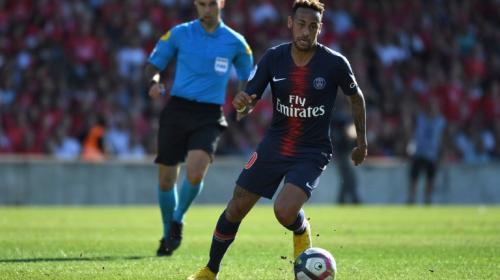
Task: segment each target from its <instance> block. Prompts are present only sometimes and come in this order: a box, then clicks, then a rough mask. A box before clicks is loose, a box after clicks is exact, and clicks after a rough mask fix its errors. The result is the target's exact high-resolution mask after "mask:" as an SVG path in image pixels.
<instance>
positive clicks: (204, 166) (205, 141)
mask: <svg viewBox="0 0 500 280" xmlns="http://www.w3.org/2000/svg"><path fill="white" fill-rule="evenodd" d="M190 124H191V126H196V125H197V124H196V122H195V121H192V122H191V123H190ZM223 129H224V128H223V127H221V126H220V125H218V124H209V125H206V126H202V127H199V128H197V129H196V130H195V131H193V132H191V133H189V136H188V139H187V143H186V146H187V149H188V153H187V159H186V177H185V178H184V181H183V183H182V187H181V189H180V196H179V205H178V207H177V209H176V210H175V212H174V218H173V221H172V225H171V233H170V241H169V242H170V244H169V246H170V247H171V248H172V249H173V250H175V249H177V248H178V247H179V246H180V243H181V240H182V225H183V219H184V215H185V214H186V212H187V211H188V209H189V207H190V206H191V204H192V203H193V201H194V199H195V198H196V197H197V196H198V194H199V193H200V192H201V190H202V189H203V178H204V177H205V174H206V172H207V170H208V166H209V165H210V163H211V162H212V160H213V156H214V153H215V150H216V148H217V143H218V142H219V138H220V134H221V133H222V131H223Z"/></svg>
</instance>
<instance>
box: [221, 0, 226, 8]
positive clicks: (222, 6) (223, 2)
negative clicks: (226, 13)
mask: <svg viewBox="0 0 500 280" xmlns="http://www.w3.org/2000/svg"><path fill="white" fill-rule="evenodd" d="M225 4H226V1H224V0H219V7H220V8H221V9H222V8H224V5H225Z"/></svg>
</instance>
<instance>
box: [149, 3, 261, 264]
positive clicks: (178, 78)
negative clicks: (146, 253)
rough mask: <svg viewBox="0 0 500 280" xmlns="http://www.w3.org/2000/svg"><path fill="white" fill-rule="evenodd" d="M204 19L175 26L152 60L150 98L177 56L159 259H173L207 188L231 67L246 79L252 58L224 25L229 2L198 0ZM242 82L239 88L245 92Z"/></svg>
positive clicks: (162, 140)
mask: <svg viewBox="0 0 500 280" xmlns="http://www.w3.org/2000/svg"><path fill="white" fill-rule="evenodd" d="M194 5H195V7H196V10H197V12H198V16H199V18H198V19H196V20H194V21H191V22H186V23H182V24H179V25H177V26H174V27H173V28H172V29H171V30H169V31H168V32H167V33H165V35H163V36H162V37H161V38H160V40H159V41H158V43H157V44H156V47H155V48H154V50H153V51H152V53H151V55H150V57H149V63H148V65H147V66H146V69H145V76H146V79H147V81H148V82H150V86H149V96H150V97H151V98H157V97H159V96H161V95H164V94H165V88H164V85H163V84H162V83H161V82H160V72H161V71H163V70H164V69H165V68H166V66H167V64H168V63H169V62H170V61H171V60H172V59H173V58H174V57H175V58H176V59H177V64H176V71H175V78H174V83H173V86H172V89H171V90H170V96H171V97H170V100H169V101H168V104H167V105H166V106H165V108H164V109H163V111H162V112H161V115H160V127H159V132H158V154H157V157H156V159H155V163H157V164H158V166H159V194H158V196H159V204H160V210H161V216H162V222H163V238H162V239H161V240H160V247H159V248H158V250H157V255H158V256H169V255H171V254H172V252H173V251H174V250H176V249H177V248H178V247H179V245H180V243H181V239H182V225H183V217H184V214H185V213H186V211H187V210H188V208H189V206H190V205H191V203H192V202H193V200H194V199H195V198H196V196H197V195H198V194H199V193H200V192H201V190H202V188H203V178H204V176H205V174H206V172H207V169H208V166H209V164H210V163H211V162H212V160H213V154H214V152H215V149H216V147H217V142H218V140H219V137H220V134H221V133H222V131H223V130H224V129H225V127H227V122H226V119H225V118H224V115H223V112H222V106H221V105H222V104H223V103H224V101H225V91H226V86H227V83H228V79H229V75H230V70H231V66H232V65H234V66H235V68H236V72H237V75H238V78H239V80H241V81H245V82H246V81H247V79H248V76H249V75H250V72H251V70H252V65H253V58H252V52H251V50H250V47H249V46H248V44H247V43H246V41H245V39H244V38H243V36H241V35H240V34H239V33H237V32H236V31H234V30H232V29H231V28H229V27H228V26H226V25H225V24H224V22H223V21H222V19H221V15H220V14H221V9H222V8H223V7H224V0H195V1H194ZM243 86H244V85H243V84H242V83H241V82H240V88H243ZM183 161H186V178H185V179H184V182H183V183H182V187H181V188H180V191H179V196H178V195H177V188H176V181H177V177H178V174H179V164H180V163H181V162H183Z"/></svg>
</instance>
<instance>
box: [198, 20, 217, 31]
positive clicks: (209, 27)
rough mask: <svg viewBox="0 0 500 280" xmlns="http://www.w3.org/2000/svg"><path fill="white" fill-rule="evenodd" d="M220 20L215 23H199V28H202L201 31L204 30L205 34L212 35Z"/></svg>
mask: <svg viewBox="0 0 500 280" xmlns="http://www.w3.org/2000/svg"><path fill="white" fill-rule="evenodd" d="M220 22H221V20H220V19H218V20H217V21H214V22H213V23H212V22H211V23H207V22H206V21H200V23H201V27H203V29H205V31H206V32H208V33H213V32H214V31H215V29H217V27H218V26H219V24H220Z"/></svg>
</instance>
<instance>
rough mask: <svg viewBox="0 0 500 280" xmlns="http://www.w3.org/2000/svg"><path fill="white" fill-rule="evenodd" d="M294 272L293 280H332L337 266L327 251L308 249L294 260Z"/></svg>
mask: <svg viewBox="0 0 500 280" xmlns="http://www.w3.org/2000/svg"><path fill="white" fill-rule="evenodd" d="M294 271H295V280H333V279H335V273H336V272H337V264H336V263H335V259H334V258H333V256H332V254H330V252H328V251H327V250H325V249H321V248H309V249H307V250H305V251H304V252H303V253H302V254H300V255H299V256H298V257H297V259H296V260H295V264H294Z"/></svg>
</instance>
